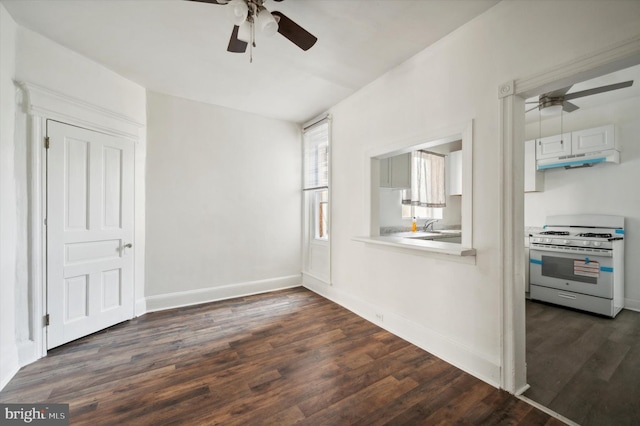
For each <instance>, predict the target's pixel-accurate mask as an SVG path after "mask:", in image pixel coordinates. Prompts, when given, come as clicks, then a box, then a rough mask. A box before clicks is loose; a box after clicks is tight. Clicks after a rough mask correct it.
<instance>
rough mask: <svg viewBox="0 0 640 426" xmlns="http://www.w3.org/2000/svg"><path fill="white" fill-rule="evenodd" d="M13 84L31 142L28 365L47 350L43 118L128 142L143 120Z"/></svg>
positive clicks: (24, 354)
mask: <svg viewBox="0 0 640 426" xmlns="http://www.w3.org/2000/svg"><path fill="white" fill-rule="evenodd" d="M14 84H15V86H16V102H17V103H18V110H17V112H22V113H25V114H26V115H27V127H28V129H29V130H28V132H27V141H26V142H27V143H28V145H29V150H28V153H27V155H28V161H29V167H30V169H29V176H30V187H29V215H30V218H31V220H30V226H31V235H30V236H29V254H30V258H29V276H30V281H29V288H30V292H31V296H30V298H29V308H30V310H31V317H30V321H31V324H30V329H31V330H32V333H33V335H32V336H31V339H32V340H30V341H28V342H24V344H21V345H23V349H22V350H21V351H20V354H21V356H22V357H24V359H22V358H21V359H20V360H19V362H20V365H26V364H28V363H30V362H33V361H35V360H36V359H38V358H40V357H43V356H46V355H47V338H46V327H45V326H44V323H43V317H44V315H45V313H46V306H47V301H46V294H47V288H46V283H47V277H46V264H45V262H46V227H45V225H44V221H45V218H46V205H47V203H46V197H47V193H46V189H47V182H46V177H47V171H46V158H47V151H46V149H45V148H44V143H43V141H44V136H45V135H46V121H47V120H49V119H51V120H59V121H62V122H66V123H68V124H71V125H76V126H80V127H84V128H87V129H89V130H93V131H98V132H101V133H106V134H109V135H112V136H116V137H122V138H125V139H128V140H130V141H132V143H137V142H138V141H139V139H140V138H139V135H138V132H139V131H140V129H141V128H143V127H144V124H142V123H139V122H137V121H135V120H134V119H132V118H130V117H127V116H125V115H122V114H119V113H117V112H114V111H111V110H108V109H105V108H102V107H99V106H97V105H93V104H91V103H89V102H85V101H83V100H80V99H76V98H73V97H70V96H67V95H65V94H62V93H58V92H56V91H53V90H50V89H47V88H45V87H42V86H38V85H36V84H32V83H28V82H18V81H15V82H14ZM134 172H135V171H134ZM134 209H135V206H134ZM134 214H135V213H134ZM134 233H135V225H134ZM134 244H136V241H134ZM136 252H138V251H136ZM135 285H136V283H135V282H134V286H135ZM137 306H138V304H137V303H136V307H137ZM29 345H33V346H34V348H35V350H34V352H35V355H34V356H35V358H34V359H31V358H32V357H31V356H30V354H31V350H30V349H29V348H28V346H29Z"/></svg>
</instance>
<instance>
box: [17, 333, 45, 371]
mask: <svg viewBox="0 0 640 426" xmlns="http://www.w3.org/2000/svg"><path fill="white" fill-rule="evenodd" d="M40 358H42V357H41V355H40V351H39V350H38V348H37V346H36V342H35V341H33V340H25V341H23V342H18V363H20V366H21V367H24V366H25V365H28V364H31V363H32V362H34V361H37V360H38V359H40Z"/></svg>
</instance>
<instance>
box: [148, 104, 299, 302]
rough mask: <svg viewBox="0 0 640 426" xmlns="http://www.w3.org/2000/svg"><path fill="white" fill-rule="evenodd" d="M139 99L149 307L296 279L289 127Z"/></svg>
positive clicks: (295, 189)
mask: <svg viewBox="0 0 640 426" xmlns="http://www.w3.org/2000/svg"><path fill="white" fill-rule="evenodd" d="M147 99H148V106H147V114H148V138H149V147H148V157H147V160H148V164H147V259H146V264H147V286H146V294H147V300H148V307H149V309H161V308H166V307H171V306H179V305H185V304H191V303H197V302H203V301H206V300H216V299H222V298H229V297H236V296H240V295H244V294H248V293H255V292H261V291H268V290H271V289H275V288H282V287H289V286H293V285H299V284H300V262H301V259H300V247H301V246H300V238H301V233H300V221H301V210H300V206H301V198H300V188H301V185H300V178H301V160H300V158H301V140H300V128H299V126H297V125H295V124H292V123H288V122H284V121H278V120H273V119H267V118H262V117H259V116H257V115H252V114H248V113H243V112H238V111H235V110H230V109H226V108H222V107H217V106H212V105H207V104H203V103H198V102H193V101H188V100H185V99H180V98H175V97H171V96H168V95H161V94H158V93H153V92H149V93H148V94H147Z"/></svg>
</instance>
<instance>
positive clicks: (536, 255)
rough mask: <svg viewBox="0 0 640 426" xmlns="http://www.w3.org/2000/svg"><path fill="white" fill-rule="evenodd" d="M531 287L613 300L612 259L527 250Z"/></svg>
mask: <svg viewBox="0 0 640 426" xmlns="http://www.w3.org/2000/svg"><path fill="white" fill-rule="evenodd" d="M529 280H530V282H531V284H537V285H541V286H545V287H551V288H556V289H559V290H566V291H573V292H576V293H582V294H588V295H591V296H598V297H604V298H607V299H613V258H612V257H609V256H599V255H586V256H585V254H582V255H578V254H576V253H564V252H559V251H545V250H544V249H542V250H540V249H534V248H533V247H532V248H530V249H529Z"/></svg>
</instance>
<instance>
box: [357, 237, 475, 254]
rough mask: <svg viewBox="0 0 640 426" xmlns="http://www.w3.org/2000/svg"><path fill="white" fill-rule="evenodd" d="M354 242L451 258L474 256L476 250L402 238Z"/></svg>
mask: <svg viewBox="0 0 640 426" xmlns="http://www.w3.org/2000/svg"><path fill="white" fill-rule="evenodd" d="M352 240H353V241H359V242H361V243H366V244H375V245H381V246H388V247H396V248H402V249H406V250H416V251H419V252H431V253H440V254H448V255H451V256H473V257H475V255H476V250H475V249H473V248H468V247H462V245H460V244H457V243H444V242H440V241H437V240H420V239H412V238H401V237H387V236H385V237H353V238H352Z"/></svg>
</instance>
